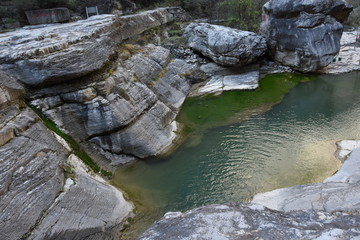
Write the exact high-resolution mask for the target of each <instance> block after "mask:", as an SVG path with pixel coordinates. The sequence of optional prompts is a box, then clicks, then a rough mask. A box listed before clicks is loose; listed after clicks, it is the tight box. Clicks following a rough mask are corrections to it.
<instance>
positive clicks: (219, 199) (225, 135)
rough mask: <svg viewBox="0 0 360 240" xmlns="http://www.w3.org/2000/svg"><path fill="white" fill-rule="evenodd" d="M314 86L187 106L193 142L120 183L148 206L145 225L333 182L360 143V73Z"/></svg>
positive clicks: (281, 83)
mask: <svg viewBox="0 0 360 240" xmlns="http://www.w3.org/2000/svg"><path fill="white" fill-rule="evenodd" d="M313 78H315V79H313ZM311 79H313V80H312V81H309V77H306V76H297V77H296V80H294V76H293V75H273V76H270V77H269V78H265V79H264V80H263V81H262V83H261V87H260V89H259V90H257V91H255V92H231V93H225V94H222V95H220V96H216V97H214V96H210V97H203V98H193V99H189V100H187V102H186V104H185V105H184V110H183V112H182V114H181V116H180V118H179V119H180V121H182V122H183V123H184V124H186V126H187V127H186V129H188V130H187V131H188V132H189V136H188V139H187V140H186V142H185V143H184V144H183V145H182V146H181V147H180V148H179V149H178V150H177V151H176V152H175V153H174V154H172V155H171V156H170V157H168V158H166V159H161V160H149V161H143V162H138V163H136V164H134V165H132V166H129V167H127V168H124V169H122V170H120V171H119V172H117V173H116V174H115V176H114V180H113V181H114V184H115V185H117V186H119V187H120V188H121V189H123V190H125V192H126V193H127V194H128V196H129V197H130V198H131V199H132V200H135V201H136V202H137V204H138V206H140V207H139V211H140V214H139V216H140V217H139V218H142V220H139V222H144V224H142V225H147V224H150V223H152V222H153V221H154V220H156V219H157V218H159V217H161V216H162V215H163V214H164V213H165V212H167V211H185V210H188V209H191V208H194V207H199V206H202V205H206V204H212V203H227V202H234V201H236V202H239V201H248V200H250V199H251V198H252V197H253V196H254V194H256V193H259V192H264V191H269V190H272V189H276V188H281V187H288V186H292V185H296V184H304V183H311V182H317V181H322V180H323V179H324V178H326V177H328V176H330V175H332V174H333V173H334V172H335V171H336V170H337V169H338V168H339V166H340V163H339V162H338V161H337V160H336V159H335V157H334V152H335V150H336V146H335V142H336V141H338V140H341V139H358V138H360V127H359V122H358V119H359V118H360V94H359V93H360V73H359V72H353V73H349V74H343V75H337V76H326V75H320V76H316V77H312V78H311ZM302 80H306V81H303V82H302ZM271 81H273V82H271ZM276 84H277V85H276ZM268 85H269V86H268ZM295 85H297V86H296V87H295ZM274 86H275V87H274ZM264 92H268V93H267V94H265V95H262V94H263V93H264ZM244 94H245V95H244ZM268 95H272V96H271V97H268ZM254 96H255V97H254ZM227 98H228V99H227ZM260 98H264V99H265V100H264V101H262V100H261V101H259V99H260ZM229 99H230V100H229ZM249 99H250V100H249ZM239 101H248V102H247V103H246V104H244V103H243V102H239ZM231 102H232V103H233V105H231ZM216 104H218V105H216ZM221 104H222V105H221ZM214 105H215V108H213V109H211V107H209V106H214ZM234 105H235V107H233V106H234ZM222 106H224V107H223V108H222ZM227 108H229V109H228V110H226V111H225V110H224V109H227ZM189 109H190V110H191V109H192V110H191V111H190V110H189ZM224 111H225V112H224ZM218 115H219V116H218ZM189 129H190V130H189ZM145 222H146V223H145ZM137 228H138V227H137Z"/></svg>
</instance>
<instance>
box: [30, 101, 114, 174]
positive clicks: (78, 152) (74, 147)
mask: <svg viewBox="0 0 360 240" xmlns="http://www.w3.org/2000/svg"><path fill="white" fill-rule="evenodd" d="M30 107H31V109H33V110H34V112H35V113H36V114H37V115H38V116H39V117H40V118H41V120H42V121H43V123H44V124H45V126H46V127H47V128H48V129H50V130H51V131H53V132H55V133H56V134H57V135H59V136H60V137H62V138H63V139H64V140H65V141H66V142H67V143H68V144H69V145H70V147H71V149H72V150H73V152H74V154H75V155H76V156H77V157H78V158H80V159H81V160H82V161H83V162H84V163H85V164H86V165H87V166H89V167H90V168H91V169H92V170H93V171H94V172H96V173H100V174H102V175H103V176H106V177H111V176H112V173H111V172H108V171H105V170H104V169H101V168H100V167H99V166H98V165H97V164H96V163H95V162H94V161H93V160H92V159H91V157H90V156H89V155H88V154H87V153H86V152H85V151H83V150H82V149H81V147H80V146H79V144H78V143H77V142H76V141H75V140H74V139H73V138H72V137H71V136H70V135H68V134H66V133H63V132H62V131H61V130H60V129H59V128H57V126H56V124H55V123H54V122H53V121H51V120H50V119H48V118H47V117H46V116H45V115H44V114H43V113H42V112H41V110H40V109H38V108H36V107H35V106H32V105H30Z"/></svg>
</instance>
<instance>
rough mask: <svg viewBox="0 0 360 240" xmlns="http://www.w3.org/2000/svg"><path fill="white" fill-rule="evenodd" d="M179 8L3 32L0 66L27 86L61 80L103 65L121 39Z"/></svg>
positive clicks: (165, 20) (178, 11) (158, 22)
mask: <svg viewBox="0 0 360 240" xmlns="http://www.w3.org/2000/svg"><path fill="white" fill-rule="evenodd" d="M182 13H183V10H181V9H180V8H160V9H156V10H151V11H146V12H143V13H140V14H136V15H128V16H120V17H116V16H115V15H98V16H93V17H91V18H88V19H86V20H81V21H77V22H73V23H67V24H57V25H49V26H45V27H44V26H43V25H42V26H41V27H24V28H22V29H20V30H18V31H16V32H9V33H4V34H2V38H1V40H0V68H2V69H3V70H5V71H6V72H8V73H10V74H12V75H14V76H16V77H17V78H18V79H19V80H20V81H22V82H23V83H25V84H27V85H30V86H43V85H51V84H55V83H59V82H60V83H63V82H65V81H68V80H70V79H74V78H78V77H81V76H84V75H86V74H89V73H91V72H94V71H96V70H99V69H101V68H103V67H104V65H105V64H106V63H107V62H108V61H109V60H110V58H111V56H112V55H113V54H114V53H115V52H114V50H115V49H114V47H115V46H116V45H117V44H119V43H120V41H122V40H124V39H128V38H130V37H132V36H135V35H137V34H140V33H142V32H144V31H146V30H149V29H151V28H154V27H158V26H160V25H162V24H165V23H168V22H172V21H175V20H176V19H178V18H180V17H181V16H180V15H182Z"/></svg>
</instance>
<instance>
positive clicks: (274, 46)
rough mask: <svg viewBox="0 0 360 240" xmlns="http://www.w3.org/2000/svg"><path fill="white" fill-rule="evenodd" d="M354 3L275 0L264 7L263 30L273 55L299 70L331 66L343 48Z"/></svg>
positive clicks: (279, 60) (314, 69)
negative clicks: (343, 37)
mask: <svg viewBox="0 0 360 240" xmlns="http://www.w3.org/2000/svg"><path fill="white" fill-rule="evenodd" d="M351 11H352V6H351V5H349V4H348V3H346V2H345V1H342V0H336V1H333V0H325V1H323V0H310V1H292V0H271V1H269V2H267V3H266V4H265V5H264V7H263V23H262V25H261V32H262V34H264V35H265V37H266V39H267V42H268V46H269V52H270V54H271V55H272V56H273V58H274V59H275V60H276V61H278V62H280V63H282V64H284V65H286V66H289V67H291V68H293V69H294V70H297V71H301V72H313V71H316V70H318V69H320V68H323V67H325V66H327V65H329V64H330V63H331V62H332V61H333V59H334V57H335V56H336V55H337V54H338V52H339V50H340V38H341V35H342V32H343V26H342V24H341V23H342V22H343V21H345V20H346V18H347V17H348V15H349V14H350V12H351Z"/></svg>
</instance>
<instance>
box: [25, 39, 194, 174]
mask: <svg viewBox="0 0 360 240" xmlns="http://www.w3.org/2000/svg"><path fill="white" fill-rule="evenodd" d="M138 51H139V52H138V53H135V54H134V55H132V56H131V57H129V58H128V59H127V60H125V61H119V62H118V64H117V66H116V70H115V71H114V72H113V73H111V74H109V76H108V77H107V78H105V79H104V80H101V81H95V82H90V83H88V84H85V85H80V87H79V88H80V89H77V90H75V89H74V90H69V88H66V87H65V88H57V89H56V88H52V89H53V90H51V91H54V92H56V93H57V94H56V95H54V96H46V95H48V93H45V94H42V93H43V92H44V91H43V90H41V91H40V92H39V94H40V95H45V97H36V99H35V100H33V101H31V104H33V105H35V106H37V107H39V108H40V109H42V111H43V112H44V113H45V115H46V116H47V117H48V118H50V119H52V120H53V121H54V122H55V123H56V124H57V125H58V126H59V127H60V128H62V129H64V130H65V131H66V132H68V133H69V134H70V135H72V136H74V138H76V139H77V140H78V141H83V142H84V144H86V145H87V146H88V148H89V149H93V152H91V151H90V154H92V153H93V156H95V155H96V156H95V158H97V157H99V158H105V160H104V161H105V165H107V166H108V169H109V168H110V169H111V168H112V167H116V166H118V165H120V164H124V163H127V162H129V161H131V160H134V157H136V158H145V157H148V156H154V155H157V154H161V153H163V152H165V151H166V150H167V149H168V148H169V147H171V144H172V142H173V140H174V139H175V137H176V134H175V132H176V130H177V123H176V122H175V117H176V115H177V112H178V111H179V109H180V106H181V105H182V103H183V102H184V101H185V98H186V96H187V94H188V93H189V91H190V81H189V80H187V79H186V76H187V75H189V74H190V73H191V71H193V70H194V65H193V64H188V63H186V62H185V61H184V60H180V59H175V60H171V59H170V52H169V50H167V49H165V48H162V47H159V46H155V45H152V44H149V45H147V46H146V47H144V48H140V49H139V50H138ZM51 91H50V90H49V91H48V92H51ZM94 150H95V151H94ZM105 168H106V166H105Z"/></svg>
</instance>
